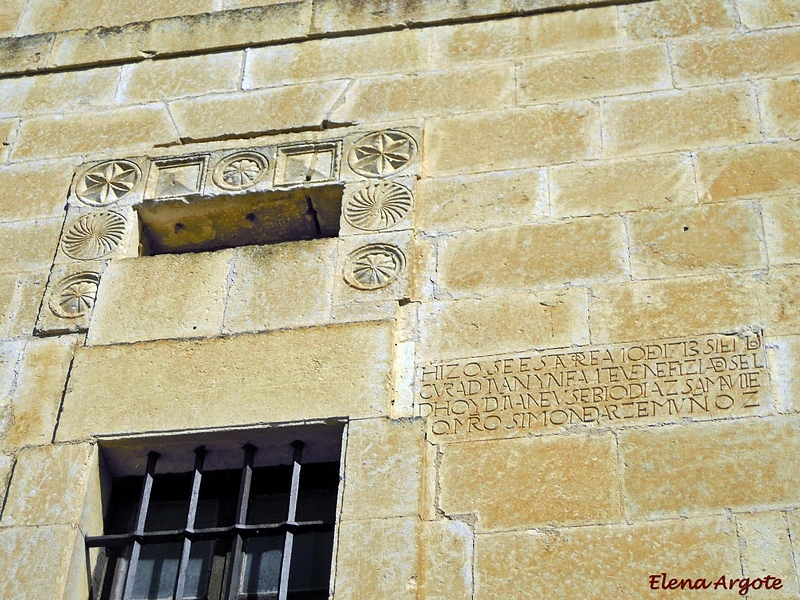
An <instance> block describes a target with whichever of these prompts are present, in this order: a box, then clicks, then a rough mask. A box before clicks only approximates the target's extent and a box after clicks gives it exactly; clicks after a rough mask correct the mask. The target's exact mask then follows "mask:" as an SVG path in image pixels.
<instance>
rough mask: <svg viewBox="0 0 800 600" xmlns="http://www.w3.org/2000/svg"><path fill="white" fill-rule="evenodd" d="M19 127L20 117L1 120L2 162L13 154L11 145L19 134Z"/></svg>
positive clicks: (0, 155)
mask: <svg viewBox="0 0 800 600" xmlns="http://www.w3.org/2000/svg"><path fill="white" fill-rule="evenodd" d="M17 129H19V120H18V119H7V120H5V121H0V163H4V162H6V161H7V160H8V157H9V155H10V154H11V145H12V144H13V143H14V138H15V137H16V136H17Z"/></svg>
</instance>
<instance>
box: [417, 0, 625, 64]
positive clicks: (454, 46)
mask: <svg viewBox="0 0 800 600" xmlns="http://www.w3.org/2000/svg"><path fill="white" fill-rule="evenodd" d="M618 44H619V29H618V27H617V13H616V9H615V8H614V7H604V8H593V9H591V10H577V11H563V12H554V13H550V14H542V15H534V16H531V17H522V18H517V19H504V20H488V21H481V22H478V23H466V24H463V25H455V26H451V27H438V28H436V29H434V30H433V54H432V56H435V57H436V60H437V63H439V64H473V63H474V62H477V61H487V60H488V61H496V60H502V59H515V60H516V59H518V58H519V57H522V56H543V55H548V54H557V53H561V52H573V51H587V50H593V49H597V48H609V47H614V46H617V45H618Z"/></svg>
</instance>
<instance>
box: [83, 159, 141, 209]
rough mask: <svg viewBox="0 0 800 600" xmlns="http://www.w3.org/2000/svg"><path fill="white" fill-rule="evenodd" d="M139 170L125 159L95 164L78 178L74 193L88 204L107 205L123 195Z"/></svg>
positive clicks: (139, 172)
mask: <svg viewBox="0 0 800 600" xmlns="http://www.w3.org/2000/svg"><path fill="white" fill-rule="evenodd" d="M141 175H142V174H141V171H140V170H139V167H138V166H136V165H135V164H134V163H132V162H130V161H127V160H109V161H107V162H104V163H101V164H99V165H95V166H94V167H92V168H91V169H89V170H88V171H86V173H84V174H83V175H82V176H81V178H80V179H79V180H78V183H77V185H76V186H75V195H76V196H77V197H78V199H79V200H80V201H81V202H83V203H84V204H88V205H89V206H108V205H109V204H114V203H115V202H117V201H118V200H120V199H122V198H123V197H125V196H126V195H127V194H128V193H130V192H131V190H133V188H134V187H135V186H136V184H137V183H138V182H139V179H140V178H141Z"/></svg>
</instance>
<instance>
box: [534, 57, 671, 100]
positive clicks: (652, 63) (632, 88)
mask: <svg viewBox="0 0 800 600" xmlns="http://www.w3.org/2000/svg"><path fill="white" fill-rule="evenodd" d="M671 87H672V75H671V73H670V66H669V59H668V57H667V50H666V48H665V47H664V46H663V45H662V44H656V45H648V46H639V47H636V48H621V49H617V48H615V49H612V50H601V51H599V52H585V53H580V54H573V55H569V56H564V57H561V56H559V57H553V58H544V59H539V60H535V61H526V62H524V63H523V64H522V67H521V68H520V70H519V103H520V104H541V103H545V102H562V101H564V100H580V99H585V98H596V97H600V96H619V95H622V94H632V93H635V92H647V91H653V90H663V89H669V88H671Z"/></svg>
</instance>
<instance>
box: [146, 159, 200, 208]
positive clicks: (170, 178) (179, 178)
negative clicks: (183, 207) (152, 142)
mask: <svg viewBox="0 0 800 600" xmlns="http://www.w3.org/2000/svg"><path fill="white" fill-rule="evenodd" d="M207 162H208V157H207V156H199V157H198V156H194V157H189V158H167V159H162V160H154V161H153V162H152V163H151V164H150V173H149V174H148V176H147V188H146V189H145V198H148V199H153V198H174V197H175V196H188V195H194V194H198V193H200V191H201V189H202V184H203V176H204V175H205V170H206V163H207Z"/></svg>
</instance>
